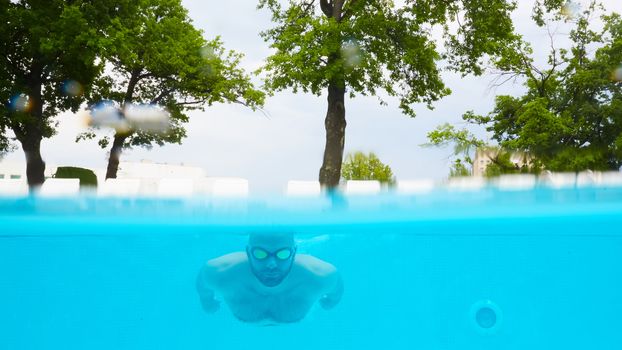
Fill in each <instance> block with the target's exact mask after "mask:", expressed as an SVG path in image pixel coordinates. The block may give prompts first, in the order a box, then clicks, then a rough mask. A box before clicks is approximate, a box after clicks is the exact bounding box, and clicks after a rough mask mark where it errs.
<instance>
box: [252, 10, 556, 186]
mask: <svg viewBox="0 0 622 350" xmlns="http://www.w3.org/2000/svg"><path fill="white" fill-rule="evenodd" d="M562 2H563V1H561V0H545V1H543V2H542V3H540V2H537V4H536V10H537V11H535V12H534V15H535V17H536V18H538V17H541V16H542V14H543V13H545V12H546V11H547V10H550V9H552V8H554V7H556V6H560V5H561V3H562ZM281 3H282V1H278V0H260V1H259V7H260V8H267V9H269V10H270V11H271V13H272V18H273V21H274V22H275V23H276V27H274V28H272V29H269V30H267V31H265V32H263V33H262V35H263V37H264V39H265V40H266V41H269V42H271V47H272V48H273V49H274V50H275V52H274V54H273V55H271V56H270V57H269V58H268V60H267V64H266V65H265V67H264V68H263V71H264V72H266V73H267V77H266V87H267V88H268V90H269V91H271V92H274V91H280V90H284V89H288V88H291V89H292V90H293V91H294V92H297V91H298V90H302V91H303V92H311V93H313V94H315V95H320V94H321V93H322V92H323V91H326V92H327V94H328V109H327V113H326V119H325V128H326V145H325V149H324V160H323V164H322V167H321V169H320V172H319V180H320V182H321V183H322V184H323V185H324V186H328V187H330V188H332V187H335V186H336V185H337V184H338V183H339V175H340V173H341V162H342V158H343V147H344V141H345V127H346V118H345V96H346V93H348V95H349V96H350V97H354V96H356V95H357V94H358V95H377V93H378V92H379V90H383V91H384V92H386V93H387V94H388V95H389V96H396V97H398V98H399V101H400V102H399V106H400V108H401V109H402V111H403V112H404V113H405V114H407V115H409V116H414V115H415V111H414V105H415V104H417V103H420V102H423V103H425V104H426V105H427V106H428V108H431V104H432V103H433V102H434V101H437V100H438V99H440V98H441V97H443V96H445V95H447V94H449V93H450V91H449V89H448V88H447V87H445V85H444V84H443V81H442V79H441V76H440V68H439V65H440V64H441V60H443V62H444V63H446V65H447V66H448V67H449V68H450V69H452V70H454V71H457V72H460V73H461V74H463V75H466V74H469V73H474V74H481V73H482V64H483V58H484V57H485V56H487V55H489V56H491V57H502V56H504V55H505V54H509V52H511V51H513V50H514V46H515V45H514V43H516V42H518V41H519V40H518V36H516V35H515V34H514V28H513V25H512V21H511V19H510V14H511V12H512V10H513V9H514V8H515V5H516V4H515V2H513V1H506V0H485V1H481V0H478V1H475V0H461V1H458V0H453V1H443V2H439V1H435V0H427V1H421V0H406V1H405V5H403V6H396V5H394V3H393V2H392V1H387V0H368V1H361V0H319V1H314V0H304V1H303V0H301V1H295V0H289V1H287V4H286V5H285V6H283V5H281ZM454 24H455V25H454ZM435 28H440V30H441V31H442V32H443V39H442V45H440V43H439V41H441V40H436V39H434V36H433V35H431V33H432V31H433V30H435ZM441 47H442V48H443V51H441V49H440V48H441ZM380 102H381V104H384V103H385V102H384V101H383V100H381V101H380Z"/></svg>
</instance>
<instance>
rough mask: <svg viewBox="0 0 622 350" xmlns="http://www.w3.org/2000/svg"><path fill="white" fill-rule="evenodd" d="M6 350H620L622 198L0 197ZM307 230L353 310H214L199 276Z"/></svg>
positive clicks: (591, 191) (0, 337) (486, 193)
mask: <svg viewBox="0 0 622 350" xmlns="http://www.w3.org/2000/svg"><path fill="white" fill-rule="evenodd" d="M0 223H1V231H0V349H7V350H12V349H15V350H22V349H93V350H98V349H106V350H109V349H245V350H250V349H252V350H257V349H379V348H383V349H384V348H387V349H532V350H533V349H589V348H592V349H620V348H621V347H622V317H621V315H622V229H621V227H622V189H621V188H617V189H616V188H584V189H568V190H548V189H538V190H534V191H517V192H502V191H497V190H494V189H486V190H483V191H478V192H445V191H435V192H432V193H429V194H422V195H416V196H406V195H397V194H388V195H379V196H371V197H369V196H368V197H354V196H352V197H321V198H315V199H305V198H268V197H263V198H249V199H238V200H234V199H230V200H227V199H205V198H192V199H184V200H181V199H180V200H173V199H167V200H162V199H97V198H91V197H79V198H73V199H51V198H48V199H45V198H4V199H0ZM257 231H276V232H295V233H296V238H297V241H298V250H299V252H302V253H308V254H312V255H314V256H317V257H319V258H321V259H323V260H326V261H328V262H330V263H332V264H334V265H335V266H336V267H337V268H338V269H339V271H340V272H341V275H342V277H343V280H344V284H345V291H344V294H343V298H342V300H341V303H340V304H339V305H338V306H337V307H336V308H334V309H332V310H329V311H326V310H323V309H321V308H320V307H314V308H312V309H311V311H310V312H309V314H308V315H307V317H306V318H305V319H303V320H302V321H301V322H299V323H295V324H286V325H278V326H273V327H260V326H256V325H252V324H247V323H242V322H240V321H238V320H237V319H236V318H235V317H234V316H232V314H231V312H230V310H229V309H228V308H227V307H226V306H223V307H222V308H221V309H220V310H219V311H218V312H217V313H215V314H206V313H205V312H203V310H202V308H201V305H200V302H199V299H198V296H197V293H196V290H195V278H196V275H197V272H198V271H199V269H200V268H201V266H202V265H203V264H204V263H205V261H206V260H208V259H210V258H213V257H216V256H220V255H223V254H226V253H229V252H233V251H240V250H243V249H244V247H245V245H246V239H247V236H246V235H247V234H248V233H249V232H257Z"/></svg>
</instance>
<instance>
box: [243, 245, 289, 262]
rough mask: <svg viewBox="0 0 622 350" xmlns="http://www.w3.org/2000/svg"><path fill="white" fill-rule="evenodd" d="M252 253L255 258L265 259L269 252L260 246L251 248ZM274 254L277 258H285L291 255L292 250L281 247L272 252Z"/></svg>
mask: <svg viewBox="0 0 622 350" xmlns="http://www.w3.org/2000/svg"><path fill="white" fill-rule="evenodd" d="M252 253H253V257H254V258H255V259H257V260H263V259H266V258H267V257H268V256H270V255H271V254H270V253H268V252H267V251H265V250H263V249H261V248H255V249H253V250H252ZM274 256H276V258H277V259H279V260H287V259H289V258H290V257H291V256H292V251H291V249H288V248H285V249H281V250H279V251H277V252H276V253H274Z"/></svg>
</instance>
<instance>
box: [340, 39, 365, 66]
mask: <svg viewBox="0 0 622 350" xmlns="http://www.w3.org/2000/svg"><path fill="white" fill-rule="evenodd" d="M341 56H342V57H343V60H344V64H345V65H346V67H348V68H354V67H357V66H358V65H359V64H361V47H360V45H359V43H358V42H357V41H356V40H354V39H350V40H347V41H345V42H344V43H343V45H342V46H341Z"/></svg>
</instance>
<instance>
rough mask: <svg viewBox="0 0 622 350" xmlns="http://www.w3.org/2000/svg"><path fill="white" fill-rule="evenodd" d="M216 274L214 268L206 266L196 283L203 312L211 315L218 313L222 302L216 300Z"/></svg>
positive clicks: (200, 272)
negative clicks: (214, 285) (214, 287)
mask: <svg viewBox="0 0 622 350" xmlns="http://www.w3.org/2000/svg"><path fill="white" fill-rule="evenodd" d="M214 273H215V271H214V267H213V266H210V264H209V263H208V264H205V266H203V268H202V269H201V271H199V275H198V276H197V281H196V288H197V292H198V293H199V299H200V300H201V305H202V306H203V310H205V312H207V313H210V314H211V313H214V312H216V311H218V309H219V308H220V302H219V301H218V300H216V297H215V293H214V289H213V284H214V283H213V282H214V281H213V280H214Z"/></svg>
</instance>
